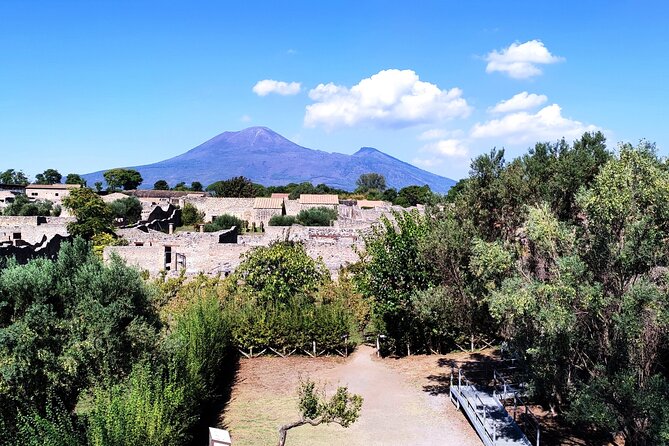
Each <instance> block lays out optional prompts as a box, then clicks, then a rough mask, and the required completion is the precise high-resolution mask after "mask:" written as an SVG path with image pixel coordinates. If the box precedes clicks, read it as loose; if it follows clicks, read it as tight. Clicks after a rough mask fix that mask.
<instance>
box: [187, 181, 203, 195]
mask: <svg viewBox="0 0 669 446" xmlns="http://www.w3.org/2000/svg"><path fill="white" fill-rule="evenodd" d="M190 190H192V191H193V192H202V191H203V187H202V183H200V182H199V181H193V182H192V183H190Z"/></svg>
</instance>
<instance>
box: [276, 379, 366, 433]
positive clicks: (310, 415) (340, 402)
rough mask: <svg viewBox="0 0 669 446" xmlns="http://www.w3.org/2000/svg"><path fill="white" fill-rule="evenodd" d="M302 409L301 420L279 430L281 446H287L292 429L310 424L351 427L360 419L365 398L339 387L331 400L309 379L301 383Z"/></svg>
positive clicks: (299, 395) (299, 392)
mask: <svg viewBox="0 0 669 446" xmlns="http://www.w3.org/2000/svg"><path fill="white" fill-rule="evenodd" d="M297 394H298V398H299V402H298V406H299V408H300V415H301V416H300V419H299V420H297V421H294V422H292V423H289V424H284V425H283V426H281V427H280V428H279V443H278V445H279V446H285V444H286V436H287V435H288V431H289V430H290V429H293V428H296V427H299V426H304V425H305V424H309V425H311V426H318V425H319V424H330V423H336V424H339V425H340V426H342V427H349V426H350V425H351V424H353V423H355V422H356V421H357V420H358V418H359V417H360V410H361V409H362V402H363V398H362V397H361V396H360V395H355V394H351V393H349V391H348V388H347V387H345V386H342V387H338V388H337V391H336V392H335V394H334V395H332V397H331V398H330V399H328V398H327V397H326V395H325V391H324V390H318V389H316V384H315V383H314V382H313V381H311V380H309V379H307V380H306V381H303V382H301V383H300V386H299V388H298V391H297Z"/></svg>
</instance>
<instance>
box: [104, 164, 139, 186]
mask: <svg viewBox="0 0 669 446" xmlns="http://www.w3.org/2000/svg"><path fill="white" fill-rule="evenodd" d="M102 176H103V177H104V178H105V181H106V182H107V187H108V188H109V190H110V191H112V192H113V191H115V190H117V189H119V188H123V189H124V190H132V189H137V187H139V185H140V184H142V181H144V180H143V179H142V175H141V174H140V173H139V172H137V171H136V170H134V169H110V170H108V171H106V172H105V173H104V174H102Z"/></svg>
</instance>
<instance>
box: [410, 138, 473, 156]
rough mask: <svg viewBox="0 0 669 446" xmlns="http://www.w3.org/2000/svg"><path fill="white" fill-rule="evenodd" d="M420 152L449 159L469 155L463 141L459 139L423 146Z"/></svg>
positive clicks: (444, 140) (443, 140)
mask: <svg viewBox="0 0 669 446" xmlns="http://www.w3.org/2000/svg"><path fill="white" fill-rule="evenodd" d="M420 150H421V152H428V153H433V154H435V155H439V156H445V157H449V158H458V157H466V156H468V155H469V149H468V148H467V146H466V145H465V143H464V141H462V140H460V139H442V140H440V141H436V142H434V143H431V144H427V145H425V146H423V147H422V148H421V149H420Z"/></svg>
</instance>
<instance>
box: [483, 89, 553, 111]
mask: <svg viewBox="0 0 669 446" xmlns="http://www.w3.org/2000/svg"><path fill="white" fill-rule="evenodd" d="M547 100H548V98H547V97H546V96H545V95H543V94H534V93H532V94H528V93H527V92H526V91H523V92H522V93H518V94H517V95H515V96H513V97H512V98H511V99H507V100H506V101H501V102H498V103H497V104H496V105H495V106H494V107H492V108H490V109H489V110H488V111H489V112H490V113H508V112H512V111H519V110H528V109H530V108H534V107H538V106H540V105H541V104H543V103H544V102H546V101H547Z"/></svg>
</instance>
